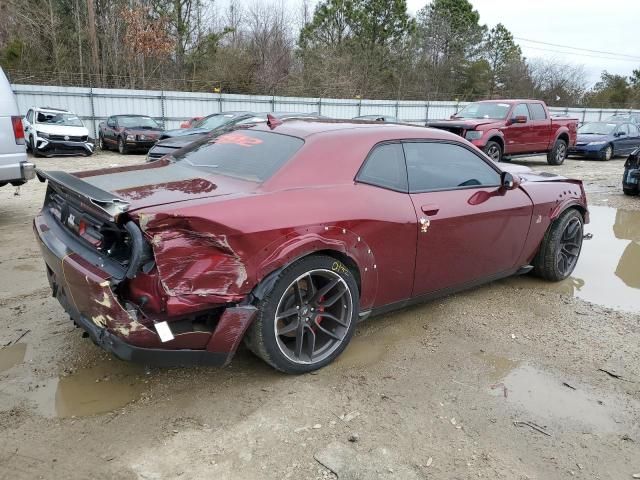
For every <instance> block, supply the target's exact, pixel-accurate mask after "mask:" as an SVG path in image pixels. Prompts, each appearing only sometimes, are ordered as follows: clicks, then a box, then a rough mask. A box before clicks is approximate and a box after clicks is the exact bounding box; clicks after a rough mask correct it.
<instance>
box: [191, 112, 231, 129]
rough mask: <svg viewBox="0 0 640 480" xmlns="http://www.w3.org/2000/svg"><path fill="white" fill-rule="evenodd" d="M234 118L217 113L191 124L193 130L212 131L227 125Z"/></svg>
mask: <svg viewBox="0 0 640 480" xmlns="http://www.w3.org/2000/svg"><path fill="white" fill-rule="evenodd" d="M233 118H234V115H232V114H226V115H225V114H223V113H219V114H216V115H211V116H209V117H205V118H203V119H202V120H198V121H197V122H195V123H194V124H193V128H204V129H205V130H214V129H216V128H218V127H220V126H222V125H224V124H225V123H229V122H230V121H232V120H233Z"/></svg>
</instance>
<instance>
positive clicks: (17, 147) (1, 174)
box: [0, 68, 36, 187]
mask: <svg viewBox="0 0 640 480" xmlns="http://www.w3.org/2000/svg"><path fill="white" fill-rule="evenodd" d="M35 173H36V170H35V165H34V164H33V163H31V162H29V161H28V160H27V152H26V150H25V140H24V128H23V125H22V115H20V111H19V110H18V104H17V103H16V98H15V97H14V96H13V91H12V90H11V84H10V83H9V80H7V77H6V76H5V74H4V72H3V71H2V68H0V187H2V186H4V185H7V184H11V185H14V186H19V185H22V184H23V183H25V182H26V181H27V180H30V179H32V178H34V177H35Z"/></svg>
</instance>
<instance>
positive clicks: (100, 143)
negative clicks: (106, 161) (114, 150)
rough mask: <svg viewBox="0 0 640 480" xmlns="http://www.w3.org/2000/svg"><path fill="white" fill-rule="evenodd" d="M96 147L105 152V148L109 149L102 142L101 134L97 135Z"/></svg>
mask: <svg viewBox="0 0 640 480" xmlns="http://www.w3.org/2000/svg"><path fill="white" fill-rule="evenodd" d="M98 148H99V149H100V150H102V151H103V152H106V151H107V150H109V148H108V147H107V145H106V144H105V143H104V138H103V137H102V135H98Z"/></svg>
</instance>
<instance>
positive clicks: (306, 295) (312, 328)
mask: <svg viewBox="0 0 640 480" xmlns="http://www.w3.org/2000/svg"><path fill="white" fill-rule="evenodd" d="M310 278H311V280H309V279H310ZM322 279H325V280H326V282H327V283H324V284H322V283H320V281H322ZM334 282H335V285H334V287H332V288H330V289H329V290H327V291H326V292H324V293H322V292H323V289H324V288H327V287H330V285H331V284H332V283H334ZM314 292H315V293H314ZM326 295H328V296H329V298H325V296H326ZM338 295H340V296H338ZM316 296H318V301H319V302H320V303H317V302H315V303H314V298H315V297H316ZM336 297H337V298H338V299H337V300H334V302H333V303H331V304H330V305H328V306H322V305H321V304H322V303H325V302H329V301H331V300H333V299H334V298H336ZM359 302H360V298H359V293H358V285H357V283H356V281H355V279H354V277H353V273H352V272H351V271H350V270H349V269H348V268H347V267H346V266H345V265H344V264H343V263H342V262H340V261H338V260H336V259H335V258H332V257H329V256H325V255H312V256H309V257H304V258H302V259H300V260H298V261H296V262H294V263H292V264H291V265H289V266H288V267H286V268H285V269H284V270H282V272H280V274H279V275H278V278H277V279H276V281H275V283H274V285H273V287H272V288H271V290H270V291H269V292H268V293H267V294H266V295H265V296H264V298H263V299H262V300H261V301H260V302H259V304H258V314H257V317H256V320H255V321H254V322H253V324H252V325H251V327H249V330H248V331H247V334H246V336H245V339H244V340H245V343H246V344H247V346H248V347H249V349H250V350H251V351H252V352H253V353H254V354H255V355H256V356H258V357H259V358H261V359H262V360H264V361H265V362H266V363H268V364H269V365H271V366H272V367H273V368H275V369H277V370H280V371H281V372H284V373H289V374H301V373H306V372H311V371H313V370H317V369H319V368H322V367H324V366H325V365H327V364H329V363H331V362H332V361H333V360H334V359H335V358H336V357H337V356H338V355H340V354H341V353H342V351H343V350H344V349H345V348H346V347H347V345H348V344H349V341H350V340H351V337H352V336H353V332H354V331H355V327H356V323H357V319H358V313H359ZM314 305H315V308H313V306H314ZM319 305H320V306H319ZM300 306H302V308H300ZM345 310H346V311H345ZM278 312H280V313H279V316H280V318H278V319H277V318H276V316H277V314H278ZM288 312H289V313H288ZM287 313H288V314H287ZM328 315H331V316H332V317H333V318H335V319H338V316H340V318H339V320H340V321H342V322H343V323H338V322H337V321H336V320H333V319H332V318H330V317H328ZM309 317H312V318H309ZM320 323H323V325H324V326H321V325H320ZM332 328H333V329H332ZM301 332H302V333H301ZM325 332H328V333H329V334H331V336H330V335H328V334H327V333H325ZM305 335H306V338H305ZM319 340H320V341H319ZM323 340H324V341H325V342H326V344H325V345H323V344H322V341H323ZM298 341H299V345H300V348H298ZM311 342H313V343H311ZM316 343H319V344H321V347H320V348H319V349H318V350H319V352H320V353H318V357H317V358H316V359H315V360H314V358H313V357H314V354H315V348H316ZM308 344H311V345H308ZM289 347H293V348H291V349H290V348H289ZM303 349H304V350H305V352H304V353H303ZM323 349H324V350H323ZM309 351H311V352H312V353H309Z"/></svg>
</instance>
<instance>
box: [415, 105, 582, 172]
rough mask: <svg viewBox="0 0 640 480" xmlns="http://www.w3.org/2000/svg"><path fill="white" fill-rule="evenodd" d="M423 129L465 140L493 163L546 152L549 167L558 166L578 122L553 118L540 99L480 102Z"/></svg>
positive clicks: (562, 160) (428, 124) (572, 141)
mask: <svg viewBox="0 0 640 480" xmlns="http://www.w3.org/2000/svg"><path fill="white" fill-rule="evenodd" d="M427 126H428V127H434V128H440V129H443V130H448V131H450V132H453V133H455V134H457V135H460V136H461V137H464V138H466V139H467V140H469V141H470V142H471V143H473V144H474V145H475V146H476V147H478V148H479V149H480V150H482V151H484V152H485V153H486V154H487V155H488V156H489V157H491V158H492V159H493V160H495V161H496V162H500V161H502V160H503V159H504V160H506V159H510V158H512V157H515V156H526V155H534V154H541V153H546V154H547V163H549V165H560V164H562V163H563V162H564V160H565V158H566V157H567V151H568V149H569V147H573V146H575V144H576V136H577V133H576V132H577V129H578V119H577V118H567V117H562V118H553V117H552V116H551V115H550V113H549V110H548V109H547V106H546V105H545V103H544V102H541V101H540V100H484V101H481V102H474V103H470V104H469V105H467V106H466V107H464V108H463V109H462V110H460V111H459V112H458V113H456V114H455V115H452V116H451V118H450V119H449V120H439V121H436V122H427Z"/></svg>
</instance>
